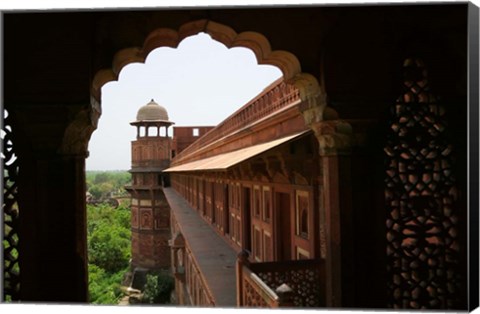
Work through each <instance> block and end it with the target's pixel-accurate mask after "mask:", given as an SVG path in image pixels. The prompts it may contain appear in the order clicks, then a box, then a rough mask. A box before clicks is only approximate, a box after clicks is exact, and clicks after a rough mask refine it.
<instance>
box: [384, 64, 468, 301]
mask: <svg viewBox="0 0 480 314" xmlns="http://www.w3.org/2000/svg"><path fill="white" fill-rule="evenodd" d="M403 66H404V75H405V76H404V82H403V88H404V93H403V94H402V95H401V96H400V97H399V98H398V100H397V102H396V104H394V105H393V106H392V110H391V120H390V130H389V133H388V135H387V145H386V147H385V153H386V179H385V183H386V190H385V200H386V206H387V220H386V224H387V225H386V227H387V241H388V244H387V258H388V263H387V265H388V274H389V282H388V286H389V302H390V306H391V307H393V308H414V309H424V308H430V309H435V308H437V309H438V308H458V299H457V296H458V294H459V289H460V287H459V283H460V279H459V275H458V264H459V244H458V241H459V240H458V236H457V232H458V214H459V213H458V208H457V199H458V191H457V187H456V181H455V175H454V173H453V169H452V166H453V163H454V156H453V152H454V150H453V146H452V144H451V143H450V140H449V138H448V126H447V123H446V119H445V117H446V111H445V109H444V108H443V107H442V106H441V105H440V104H439V103H438V100H437V98H436V97H435V95H434V94H433V93H432V92H431V91H430V88H429V81H428V78H427V70H426V68H425V65H424V63H423V62H422V61H421V60H419V59H407V60H406V61H405V62H404V65H403Z"/></svg>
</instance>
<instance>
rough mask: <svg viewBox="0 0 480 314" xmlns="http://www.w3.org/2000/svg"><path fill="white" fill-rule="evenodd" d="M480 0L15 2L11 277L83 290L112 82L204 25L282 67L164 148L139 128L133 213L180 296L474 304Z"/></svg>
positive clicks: (11, 28) (9, 150)
mask: <svg viewBox="0 0 480 314" xmlns="http://www.w3.org/2000/svg"><path fill="white" fill-rule="evenodd" d="M478 15H479V13H478V8H477V7H476V6H475V5H473V4H472V3H461V2H459V3H450V4H415V5H405V4H401V5H398V4H394V5H388V6H387V5H384V6H382V5H369V6H338V5H335V6H327V5H324V6H321V5H318V6H308V7H300V6H291V7H288V8H287V7H285V8H284V7H250V8H248V7H237V8H235V9H233V8H229V7H222V8H196V9H194V10H193V9H189V8H169V9H168V10H161V9H148V10H147V9H145V10H139V11H134V10H131V11H95V12H94V11H89V10H85V11H77V12H34V13H33V12H22V13H19V12H6V13H5V14H4V15H2V27H3V29H2V30H3V34H4V38H3V43H2V49H3V50H4V51H3V60H4V63H3V65H4V68H3V70H4V73H3V78H4V84H3V93H2V95H3V104H4V108H5V116H4V118H5V119H4V122H3V124H2V131H3V132H4V133H3V141H4V143H3V144H4V151H3V153H4V158H3V167H4V171H3V175H4V180H3V182H4V204H3V215H4V217H5V220H4V226H5V227H6V228H5V230H6V231H5V235H4V242H3V243H4V248H3V249H4V254H3V257H4V275H5V276H4V282H3V283H4V286H3V287H4V292H3V296H4V297H5V298H9V299H12V300H20V301H24V302H55V303H59V302H60V303H63V302H83V303H84V302H88V274H87V262H88V256H87V250H86V244H87V237H86V214H85V207H86V205H85V159H86V158H87V156H88V142H89V139H90V136H91V134H92V132H93V131H94V130H95V129H96V127H97V122H98V118H99V117H100V115H101V112H102V109H101V107H102V101H101V99H102V97H101V94H102V87H103V86H104V85H105V84H106V83H107V82H110V81H115V80H117V79H118V78H119V75H120V72H121V70H122V68H123V67H124V66H126V65H127V64H130V63H135V62H145V60H146V58H147V56H148V55H149V53H150V52H151V51H153V50H154V49H156V48H158V47H172V48H175V47H177V46H178V44H179V43H180V42H181V40H183V39H184V38H186V37H188V36H191V35H194V34H198V33H200V32H205V33H207V34H209V35H211V36H212V38H213V39H215V40H218V41H219V42H221V43H223V44H224V45H226V46H227V47H246V48H249V49H251V50H252V51H253V53H254V54H255V57H256V59H257V61H258V63H259V64H269V65H274V66H277V67H278V68H279V69H280V70H281V71H282V73H283V80H280V81H278V82H277V84H274V85H272V86H271V87H270V88H269V89H267V90H265V92H264V93H262V94H261V95H259V96H258V97H257V98H256V99H254V100H252V102H250V103H248V104H246V105H245V106H243V107H241V108H240V109H239V110H238V111H237V112H235V113H233V114H232V116H230V117H228V118H227V119H226V120H225V121H223V122H222V123H221V124H219V125H218V126H216V128H215V129H212V130H210V131H208V132H207V133H205V134H204V135H203V136H201V138H200V137H199V138H198V140H197V141H196V142H195V143H193V144H192V145H190V146H188V147H186V148H184V149H183V150H182V151H181V152H180V151H178V150H176V151H175V158H173V159H172V160H171V161H168V160H167V159H168V157H167V156H169V155H168V154H169V153H171V151H168V150H165V151H162V152H158V151H157V152H155V151H153V150H152V147H154V144H152V145H151V144H148V145H144V144H146V143H147V142H148V143H150V142H152V143H153V142H155V141H157V140H158V141H159V142H160V141H165V140H166V139H165V138H163V137H162V135H160V136H159V137H158V136H157V135H154V134H157V133H155V132H153V133H150V132H149V133H148V136H146V135H145V134H146V133H140V136H139V138H138V139H137V140H136V141H135V142H134V143H133V145H134V146H135V147H142V153H141V154H142V155H140V150H137V153H136V154H134V155H135V156H134V163H138V164H134V165H132V174H133V177H134V178H135V180H136V181H135V183H133V184H132V187H131V188H130V191H131V193H132V195H133V198H134V199H135V200H136V201H138V204H136V205H134V208H136V209H134V210H136V211H137V212H138V217H137V215H135V216H136V217H137V218H138V228H135V227H133V229H134V230H132V231H133V233H134V234H136V236H138V237H144V238H145V239H147V240H146V241H155V239H157V242H158V243H160V246H159V247H161V248H162V249H165V248H166V245H167V244H168V248H169V250H170V259H171V262H170V265H171V266H172V270H173V273H174V274H175V276H176V293H177V302H178V303H180V304H195V305H196V304H200V305H209V306H214V305H215V306H235V305H240V306H270V307H276V306H284V305H287V306H288V305H292V304H293V306H302V307H303V306H320V307H321V306H327V307H343V308H376V309H383V308H396V309H398V308H402V309H424V308H425V309H455V310H467V309H472V308H475V307H476V306H478V282H475V281H471V278H470V275H475V274H478V264H479V263H478V252H477V251H476V250H477V248H478V233H477V234H476V233H475V232H471V231H472V230H478V197H477V193H478V180H477V179H478V171H476V169H478V160H479V158H478V141H476V140H475V139H476V137H477V136H478V77H479V75H478V66H475V62H476V61H475V60H477V59H478V57H477V56H478V50H479V49H478V29H479V26H478V25H479V24H478ZM239 88H241V87H240V86H239ZM239 106H241V104H239ZM160 120H164V122H162V123H163V124H156V123H157V122H153V125H152V126H154V128H157V127H158V126H161V127H164V128H166V127H167V125H170V124H169V123H170V122H168V119H160ZM138 122H139V123H140V124H138V126H139V127H140V128H141V129H142V128H146V127H147V125H148V126H149V125H150V122H148V124H142V123H144V121H143V122H142V119H139V120H138ZM165 123H166V124H165ZM157 130H158V129H157ZM186 132H188V131H186ZM151 135H154V136H151ZM192 135H193V130H192ZM157 137H158V138H157ZM472 139H473V140H472ZM137 145H138V146H137ZM172 145H173V144H172ZM177 146H178V147H179V148H182V146H185V145H184V143H181V141H178V140H177ZM144 149H145V154H146V155H143V150H144ZM149 154H150V155H151V157H147V156H148V155H149ZM157 154H158V155H157ZM154 156H155V157H154ZM162 160H164V161H165V163H161V161H162ZM167 161H168V162H170V164H168V163H167ZM149 168H155V171H156V170H160V169H161V172H162V174H168V175H169V179H170V184H171V187H166V188H164V187H165V185H164V183H165V182H168V180H167V181H166V180H165V178H166V176H165V175H164V176H163V177H161V178H162V180H159V177H158V173H157V176H155V172H151V171H149ZM469 169H472V170H471V171H472V173H470V172H469ZM475 171H476V172H475ZM142 180H145V182H149V185H143V183H141V182H143V181H142ZM161 181H162V182H163V185H162V187H160V182H161ZM160 190H162V191H163V194H164V195H165V200H166V201H167V202H168V205H169V207H170V211H169V214H170V229H171V233H170V239H169V240H170V242H166V241H165V235H166V234H167V233H166V232H165V230H164V229H162V228H163V227H162V226H164V225H165V224H166V222H165V221H166V211H163V209H164V208H165V207H164V204H163V199H162V196H161V195H162V194H161V193H159V191H160ZM142 202H143V205H142ZM135 206H137V207H135ZM142 212H143V213H144V214H145V217H149V218H148V219H145V220H144V221H142V217H141V215H143V214H142ZM163 214H165V216H163V217H162V215H163ZM156 215H157V217H159V216H160V219H159V221H158V222H159V224H155V222H154V217H155V216H156ZM157 226H158V227H157ZM143 228H145V229H143ZM160 234H161V237H160ZM160 238H161V241H160ZM152 243H153V242H152ZM134 250H137V251H136V252H138V254H140V255H142V254H144V255H143V256H144V257H145V260H146V261H148V265H143V266H148V267H150V266H151V267H157V266H158V267H160V264H163V263H166V261H165V259H163V257H165V256H166V255H168V253H167V254H166V255H162V257H160V254H159V253H158V252H157V251H155V250H150V248H148V249H145V250H144V249H143V248H142V241H139V242H138V244H134ZM162 259H163V260H162ZM134 263H137V265H138V266H139V267H140V266H142V265H141V264H142V260H141V259H140V260H139V259H137V260H135V262H134ZM156 264H158V265H156ZM59 287H61V288H60V289H59Z"/></svg>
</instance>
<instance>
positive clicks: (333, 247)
mask: <svg viewBox="0 0 480 314" xmlns="http://www.w3.org/2000/svg"><path fill="white" fill-rule="evenodd" d="M311 128H312V129H313V131H314V133H315V136H316V138H317V140H318V143H319V153H320V167H321V172H322V173H323V178H322V179H323V181H322V190H323V193H321V195H322V194H323V199H320V231H321V237H322V239H321V243H322V244H321V245H323V246H324V247H323V248H322V250H324V251H325V252H326V255H325V280H326V282H325V291H326V305H327V307H341V306H347V305H348V304H349V302H348V301H347V299H348V298H349V295H348V290H349V289H348V287H347V285H348V280H346V279H347V278H348V277H349V276H350V275H351V269H352V267H351V265H352V264H351V263H352V261H353V259H354V256H353V252H352V249H353V247H352V242H353V240H352V236H353V235H351V234H350V232H351V230H352V228H351V225H352V221H351V218H352V215H351V212H352V204H351V178H350V170H351V165H350V162H351V146H352V128H351V126H350V125H349V124H348V123H346V122H345V121H342V120H331V121H320V122H314V123H312V124H311ZM320 197H321V196H320Z"/></svg>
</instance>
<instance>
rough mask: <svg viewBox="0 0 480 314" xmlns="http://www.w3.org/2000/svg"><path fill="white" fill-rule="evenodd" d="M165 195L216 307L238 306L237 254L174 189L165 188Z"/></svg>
mask: <svg viewBox="0 0 480 314" xmlns="http://www.w3.org/2000/svg"><path fill="white" fill-rule="evenodd" d="M164 193H165V196H166V198H167V200H168V203H169V204H170V207H171V210H172V214H173V215H175V219H176V220H177V222H178V224H179V226H180V229H181V232H182V234H183V237H184V238H185V242H186V243H187V245H188V247H189V248H190V250H191V251H192V253H193V255H194V257H195V260H196V261H197V265H198V267H199V268H200V271H201V273H202V274H203V276H204V278H205V281H206V282H207V285H208V287H209V289H210V291H211V293H212V295H213V298H214V300H215V305H216V306H219V307H234V306H236V275H235V262H236V253H235V251H234V250H233V249H232V248H231V247H230V246H229V245H228V244H227V243H226V241H225V240H224V239H222V238H221V237H220V236H219V235H218V234H217V233H216V232H215V231H214V230H213V228H212V227H211V226H210V225H209V224H208V223H207V222H206V221H204V220H203V219H202V218H201V217H200V215H199V214H198V213H197V212H196V211H195V210H194V209H193V208H192V207H191V206H190V205H189V204H188V203H187V201H186V200H185V199H184V198H183V197H182V196H180V195H179V194H178V193H177V192H176V191H175V190H173V189H172V188H165V189H164Z"/></svg>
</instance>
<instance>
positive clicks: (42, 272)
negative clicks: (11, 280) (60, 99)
mask: <svg viewBox="0 0 480 314" xmlns="http://www.w3.org/2000/svg"><path fill="white" fill-rule="evenodd" d="M50 109H51V110H50V111H42V112H41V113H39V114H38V115H37V116H36V117H35V121H28V117H27V116H24V114H23V110H18V111H15V112H14V114H15V117H16V120H15V130H16V131H18V134H19V145H18V146H19V152H18V156H19V168H20V169H21V170H20V175H19V180H18V186H19V208H20V224H19V230H20V239H21V240H20V243H19V245H20V247H19V251H20V272H21V274H20V280H21V281H20V285H21V295H20V299H21V300H22V301H24V302H28V301H39V302H69V303H71V302H81V303H84V302H87V301H88V270H87V260H88V257H87V235H86V199H85V193H86V186H85V158H86V156H87V155H88V152H87V145H88V140H89V138H90V135H91V132H92V131H93V130H94V129H95V128H96V121H97V119H98V116H99V112H98V111H96V110H94V109H93V107H92V106H89V105H87V106H82V107H81V108H79V110H78V111H77V112H78V113H77V114H76V115H75V116H73V117H71V116H70V117H69V116H68V115H64V114H62V113H63V112H64V111H62V110H60V109H61V108H60V109H58V107H56V106H52V108H50ZM57 109H58V112H57V111H56V110H57ZM31 110H33V109H31ZM27 111H28V110H27ZM69 120H70V121H69ZM65 121H69V122H68V123H65ZM51 128H54V129H55V130H56V131H57V132H55V133H51V132H49V130H50V129H51ZM46 134H47V135H48V137H47V136H46ZM52 134H56V135H55V136H54V135H52Z"/></svg>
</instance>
